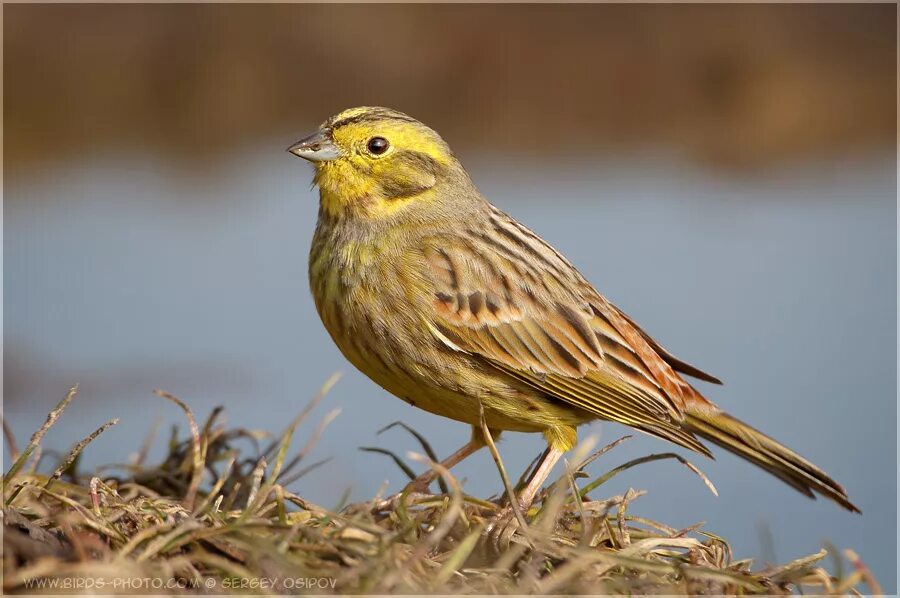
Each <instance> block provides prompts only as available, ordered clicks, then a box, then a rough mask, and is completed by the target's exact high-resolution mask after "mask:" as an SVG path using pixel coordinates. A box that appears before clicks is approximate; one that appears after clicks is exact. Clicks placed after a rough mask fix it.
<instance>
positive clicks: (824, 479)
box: [684, 406, 861, 513]
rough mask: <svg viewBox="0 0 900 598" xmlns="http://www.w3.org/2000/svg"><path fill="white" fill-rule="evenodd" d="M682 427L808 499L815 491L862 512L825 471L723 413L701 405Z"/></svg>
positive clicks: (688, 414) (686, 418) (692, 411)
mask: <svg viewBox="0 0 900 598" xmlns="http://www.w3.org/2000/svg"><path fill="white" fill-rule="evenodd" d="M684 424H685V426H686V427H687V428H688V429H689V430H691V431H692V432H694V433H696V434H697V435H699V436H701V437H703V438H705V439H707V440H709V441H710V442H712V443H714V444H717V445H719V446H721V447H722V448H724V449H727V450H729V451H731V452H732V453H734V454H736V455H738V456H739V457H742V458H744V459H746V460H748V461H750V462H751V463H754V464H756V465H758V466H759V467H761V468H763V469H765V470H766V471H768V472H769V473H771V474H772V475H774V476H776V477H778V478H780V479H781V480H782V481H784V482H785V483H787V484H788V485H790V486H791V487H793V488H794V489H796V490H798V491H799V492H801V493H803V494H805V495H807V496H809V497H811V498H815V497H816V495H815V494H814V492H818V493H819V494H821V495H822V496H825V497H827V498H829V499H831V500H833V501H834V502H836V503H837V504H839V505H841V506H842V507H844V508H845V509H847V510H848V511H853V512H856V513H860V512H861V511H860V510H859V509H858V508H857V507H856V505H854V504H853V503H851V502H850V499H849V498H848V496H847V492H846V491H845V490H844V488H843V487H842V486H841V485H840V484H838V483H837V482H836V481H834V480H833V479H831V478H830V477H829V476H828V474H826V473H825V472H824V471H822V470H821V469H819V468H818V467H816V466H815V465H813V464H812V463H810V462H809V461H807V460H806V459H804V458H803V457H801V456H800V455H798V454H797V453H795V452H794V451H792V450H791V449H789V448H787V447H786V446H784V445H782V444H780V443H778V442H776V441H775V440H773V439H772V438H770V437H768V436H766V435H765V434H763V433H762V432H760V431H759V430H756V429H755V428H753V427H751V426H749V425H747V424H745V423H744V422H742V421H740V420H738V419H735V418H733V417H731V416H730V415H728V414H726V413H723V412H721V411H715V410H709V409H707V408H706V406H704V409H702V410H701V409H695V410H690V411H687V412H686V413H685V421H684Z"/></svg>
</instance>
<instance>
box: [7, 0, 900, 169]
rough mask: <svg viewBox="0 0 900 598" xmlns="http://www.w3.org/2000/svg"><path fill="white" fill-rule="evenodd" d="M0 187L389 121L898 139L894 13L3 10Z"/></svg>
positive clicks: (620, 8) (758, 147) (720, 156)
mask: <svg viewBox="0 0 900 598" xmlns="http://www.w3.org/2000/svg"><path fill="white" fill-rule="evenodd" d="M4 17H5V18H4V57H5V58H4V62H5V64H4V77H5V80H4V87H5V94H6V97H5V102H4V110H5V114H4V120H5V123H4V124H5V131H6V139H5V148H6V151H5V155H6V157H5V159H6V164H7V168H8V170H7V174H8V175H9V174H12V171H11V170H10V169H9V168H10V167H13V169H14V170H15V172H20V173H21V172H27V171H30V170H31V169H33V168H40V166H41V164H42V162H44V161H46V160H47V159H48V157H51V156H52V157H53V159H65V158H67V157H75V156H78V155H81V154H83V153H85V152H91V151H95V150H104V151H108V150H110V149H112V150H114V151H128V148H134V147H140V148H142V149H145V150H150V151H153V152H158V153H160V154H161V155H164V156H167V157H171V158H172V159H174V160H175V161H176V162H178V161H182V160H183V159H184V158H186V157H196V158H199V159H202V158H210V157H214V156H216V155H218V154H219V152H222V151H228V150H230V149H234V148H235V147H237V146H240V145H241V144H245V143H253V142H254V141H258V140H259V139H261V138H270V137H278V136H283V137H284V138H285V140H286V141H291V140H292V139H291V138H292V137H293V136H295V135H299V134H301V133H303V132H304V131H305V130H307V129H308V128H309V127H310V126H312V125H314V124H316V123H318V122H319V121H321V120H323V119H324V118H325V117H327V116H329V115H330V114H332V113H334V112H336V111H339V110H341V109H343V108H347V107H349V106H353V105H360V104H375V105H388V106H391V107H394V108H397V109H400V110H403V111H406V112H409V113H410V114H412V115H414V116H416V117H418V118H420V119H421V120H423V121H425V122H426V123H428V124H430V125H432V126H434V127H435V128H436V129H438V130H439V131H440V132H441V133H442V134H443V135H444V137H445V138H447V139H448V140H449V141H450V143H451V145H453V146H454V147H455V148H458V149H463V148H466V147H469V148H471V147H476V148H479V149H483V150H486V151H497V152H510V151H513V152H522V153H531V154H538V155H539V154H540V153H541V152H542V151H545V150H546V148H548V147H553V148H554V151H556V152H557V153H560V152H562V153H565V152H572V153H575V152H579V151H582V150H583V149H584V148H590V149H592V150H595V151H598V152H601V151H613V152H614V151H616V150H618V149H621V148H634V147H638V148H643V147H650V148H656V147H664V148H668V149H673V150H674V151H675V152H676V153H678V154H685V155H687V156H688V157H689V158H691V159H695V160H699V161H701V162H703V163H706V164H712V165H715V166H727V167H752V166H765V165H769V164H773V163H777V162H780V161H783V160H785V159H795V158H797V159H803V158H806V157H809V156H819V155H828V154H832V153H846V152H848V151H855V150H857V149H862V150H865V149H867V148H871V147H873V146H878V147H879V148H882V147H892V146H893V144H894V143H895V141H896V110H897V105H896V71H895V69H896V5H894V4H859V5H835V4H806V5H746V4H745V5H682V6H676V5H647V4H640V5H568V6H561V5H555V6H554V5H519V6H512V5H309V4H307V5H301V4H294V5H206V4H184V5H171V4H154V5H61V4H55V5H53V4H51V5H24V4H18V5H6V6H5V7H4Z"/></svg>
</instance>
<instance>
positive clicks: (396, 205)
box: [288, 106, 860, 512]
mask: <svg viewBox="0 0 900 598" xmlns="http://www.w3.org/2000/svg"><path fill="white" fill-rule="evenodd" d="M288 151H289V152H290V153H292V154H294V155H295V156H298V157H300V158H303V159H305V160H307V161H308V162H310V163H311V164H312V165H313V167H314V176H313V185H314V186H315V187H318V190H319V208H318V220H317V223H316V228H315V232H314V234H313V240H312V244H311V248H310V253H309V284H310V289H311V292H312V295H313V298H314V301H315V306H316V310H317V311H318V314H319V316H320V318H321V320H322V323H323V324H324V326H325V328H326V330H327V331H328V333H329V335H330V336H331V338H332V340H333V341H334V343H335V344H336V345H337V347H338V348H339V349H340V351H341V353H342V354H343V355H344V356H345V357H346V359H347V360H348V361H349V362H350V363H351V364H353V366H355V367H356V368H357V369H358V370H360V371H361V372H362V373H363V374H365V375H366V376H368V377H369V378H370V379H371V380H373V381H374V382H375V383H377V384H378V385H380V386H381V387H383V388H384V389H385V390H387V391H388V392H389V393H391V394H393V395H395V396H397V397H399V398H401V399H403V400H405V401H406V402H408V403H409V404H410V405H413V406H415V407H418V408H421V409H424V410H426V411H429V412H431V413H434V414H436V415H440V416H443V417H446V418H450V419H452V420H457V421H460V422H464V423H467V424H469V425H471V426H472V434H471V437H470V439H469V441H468V442H466V443H465V444H464V445H463V446H462V447H461V448H460V449H459V450H457V451H455V452H454V453H453V454H451V455H450V456H449V457H447V458H446V459H445V460H444V461H442V462H441V464H442V465H443V466H444V467H445V468H448V469H449V468H451V467H453V466H455V465H457V464H458V463H460V462H461V461H463V460H464V459H466V458H467V457H469V456H470V455H472V454H473V453H475V452H476V451H478V450H479V449H481V448H483V447H484V446H485V445H486V444H487V439H486V438H485V434H484V432H483V427H482V422H484V423H485V424H486V428H487V431H488V433H489V434H490V436H491V438H496V437H497V436H498V435H499V434H500V433H502V432H505V431H513V432H532V433H541V434H542V435H543V436H544V438H545V439H546V442H547V449H546V450H545V451H544V453H543V456H542V460H541V462H540V463H539V465H538V466H537V467H536V468H535V470H534V471H533V473H532V475H531V478H530V479H529V480H528V481H527V483H526V485H525V487H524V488H523V489H522V490H521V492H520V493H519V495H518V496H517V497H516V500H517V502H518V503H519V506H520V507H521V508H522V509H527V508H528V507H529V506H530V505H531V504H532V503H533V502H534V500H535V498H536V496H537V494H538V492H539V491H540V489H541V487H542V485H543V484H544V482H545V481H546V479H547V477H548V476H549V474H550V472H551V470H552V468H553V466H554V465H555V464H556V463H557V462H558V461H559V459H560V458H561V457H562V456H563V455H564V454H565V453H566V452H567V451H568V450H570V449H572V448H573V446H574V445H575V443H576V439H577V432H576V429H577V427H578V426H580V425H581V424H585V423H588V422H591V421H594V420H598V419H599V420H607V421H611V422H618V423H620V424H624V425H626V426H630V427H631V428H634V429H636V430H639V431H641V432H644V433H646V434H649V435H652V436H656V437H658V438H662V439H664V440H667V441H670V442H672V443H674V444H675V445H678V446H680V447H682V448H685V449H689V450H691V451H694V452H696V453H699V454H701V455H704V456H706V457H710V458H712V457H713V454H712V452H711V451H710V450H709V448H708V447H707V446H706V445H705V444H704V443H703V441H704V440H705V441H708V442H710V443H712V444H714V445H717V446H719V447H721V448H723V449H726V450H728V451H730V452H732V453H734V454H736V455H738V456H739V457H742V458H743V459H746V460H747V461H749V462H751V463H753V464H755V465H757V466H759V467H761V468H762V469H764V470H765V471H767V472H769V473H770V474H772V475H774V476H775V477H777V478H779V479H781V480H782V481H783V482H785V483H787V484H788V485H790V486H791V487H793V488H794V489H796V490H798V491H799V492H801V493H802V494H805V495H806V496H808V497H810V498H816V496H817V495H821V496H823V497H826V498H828V499H831V500H832V501H834V502H835V503H837V504H838V505H840V506H841V507H843V508H845V509H847V510H849V511H853V512H860V511H859V509H858V508H857V507H856V506H855V505H854V504H853V503H852V502H850V499H849V497H848V495H847V492H846V491H845V490H844V488H843V487H842V486H841V485H840V484H838V483H837V482H836V481H835V480H833V479H832V478H831V477H829V476H828V474H826V473H825V472H824V471H823V470H822V469H820V468H819V467H817V466H815V465H813V464H812V463H811V462H810V461H808V460H807V459H805V458H804V457H802V456H800V455H799V454H798V453H796V452H794V451H793V450H791V449H789V448H787V447H786V446H784V445H783V444H781V443H779V442H777V441H776V440H774V439H772V438H770V437H769V436H767V435H765V434H763V433H762V432H760V431H758V430H757V429H755V428H753V427H751V426H750V425H748V424H746V423H744V422H742V421H740V420H738V419H737V418H735V417H732V416H731V415H728V414H727V413H726V412H725V411H723V410H722V409H720V408H719V407H718V406H716V405H715V404H713V403H712V402H711V401H709V400H708V399H706V398H705V397H704V396H703V395H702V394H701V393H700V392H699V391H698V390H697V389H696V388H695V387H694V386H693V385H692V384H691V383H690V382H688V380H687V379H686V378H688V377H690V378H694V379H695V380H700V381H704V382H708V383H713V384H721V381H720V380H719V379H718V378H716V377H714V376H712V375H710V374H708V373H706V372H704V371H703V370H701V369H699V368H697V367H694V366H692V365H690V364H689V363H687V362H685V361H682V360H681V359H679V358H677V357H676V356H675V355H673V354H672V353H670V352H669V351H668V350H667V349H665V348H664V347H663V346H662V345H661V344H660V343H659V342H657V341H656V340H654V339H653V338H652V337H651V336H650V335H649V334H648V333H646V332H645V331H644V330H643V329H642V328H641V327H640V326H639V325H638V324H637V323H636V322H635V321H634V320H633V319H632V318H631V317H629V316H628V315H627V314H625V313H624V312H623V311H622V310H620V309H619V308H617V307H616V306H615V305H613V304H612V303H611V302H610V301H608V300H607V299H606V298H605V297H604V296H603V295H601V294H600V293H599V292H598V291H597V290H596V289H595V288H594V287H593V286H592V285H591V283H590V282H588V281H587V280H586V279H585V277H584V276H582V275H581V273H580V272H579V271H578V270H577V269H576V268H575V267H574V266H573V265H572V264H571V263H570V261H569V260H568V259H566V257H564V256H563V255H562V254H561V253H560V252H558V251H556V250H555V249H554V248H553V247H552V246H551V245H550V244H549V243H547V242H546V241H545V240H543V239H542V238H541V237H539V236H538V235H537V234H536V233H535V232H532V231H531V230H530V229H529V228H527V227H525V226H524V225H523V224H521V223H520V222H518V221H517V220H516V219H514V218H513V217H512V216H509V215H507V214H506V213H504V212H503V211H501V210H500V209H499V208H497V207H496V206H494V205H493V204H491V203H490V202H489V201H488V200H487V199H486V198H485V197H484V196H483V195H482V194H481V193H480V192H479V191H478V189H477V188H476V186H475V184H474V183H473V182H472V179H471V178H470V176H469V174H468V172H467V171H466V169H465V168H464V167H463V165H462V164H461V162H460V161H459V160H458V159H457V157H456V156H455V155H454V153H453V152H452V151H451V149H450V147H449V146H448V144H447V143H446V142H445V141H444V140H443V139H442V138H441V136H440V135H439V134H438V133H437V132H436V131H434V130H433V129H431V128H429V127H428V126H426V125H425V124H423V123H421V122H419V121H418V120H416V119H415V118H413V117H411V116H408V115H407V114H405V113H403V112H399V111H397V110H393V109H390V108H383V107H371V106H363V107H358V108H351V109H348V110H344V111H342V112H340V113H338V114H336V115H335V116H332V117H330V118H328V119H327V120H325V121H324V122H323V123H322V124H321V125H320V127H319V129H318V130H317V131H316V132H314V133H313V134H312V135H310V136H308V137H305V138H303V139H302V140H300V141H298V142H297V143H295V144H293V145H291V146H290V147H289V148H288ZM435 478H436V474H435V473H434V472H433V471H430V472H426V473H425V474H423V475H421V476H419V477H418V478H416V479H415V480H413V482H411V484H410V487H411V488H415V489H419V490H423V491H424V490H426V489H427V488H428V485H429V484H430V483H431V482H432V481H433V480H434V479H435Z"/></svg>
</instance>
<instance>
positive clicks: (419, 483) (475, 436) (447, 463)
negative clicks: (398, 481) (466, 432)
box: [404, 426, 500, 494]
mask: <svg viewBox="0 0 900 598" xmlns="http://www.w3.org/2000/svg"><path fill="white" fill-rule="evenodd" d="M498 436H500V431H499V430H491V437H492V438H497V437H498ZM486 445H487V442H486V441H485V440H484V436H483V435H482V434H481V430H480V429H479V428H477V427H474V426H473V427H472V438H471V439H469V442H467V443H465V444H464V445H462V447H460V448H459V450H457V451H456V452H454V453H453V454H452V455H450V456H449V457H447V458H446V459H444V460H443V461H441V466H442V467H443V468H444V469H450V468H451V467H454V466H456V465H458V464H459V463H461V462H462V461H464V460H465V459H466V458H467V457H469V456H470V455H472V454H474V453H476V452H478V451H479V450H480V449H482V448H484V447H485V446H486ZM438 475H439V474H438V473H437V472H436V471H435V470H434V469H429V470H428V471H426V472H425V473H423V474H422V475H420V476H419V477H417V478H416V479H414V480H412V481H411V482H410V483H409V484H407V485H406V488H404V491H408V492H409V493H413V492H418V493H420V494H427V493H428V487H429V486H430V485H431V483H432V482H433V481H435V480H436V479H437V478H438Z"/></svg>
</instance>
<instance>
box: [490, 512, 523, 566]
mask: <svg viewBox="0 0 900 598" xmlns="http://www.w3.org/2000/svg"><path fill="white" fill-rule="evenodd" d="M521 512H522V513H525V512H527V511H526V510H522V511H521ZM520 530H521V524H520V523H519V518H518V517H516V513H515V511H513V509H512V507H511V506H510V505H508V504H507V505H506V506H505V507H503V508H502V509H500V510H499V511H498V512H497V513H496V514H495V515H494V516H493V517H491V519H490V520H489V521H488V523H487V525H486V526H485V528H484V532H483V533H482V535H483V537H484V540H485V541H486V542H487V544H488V545H489V546H490V547H491V548H492V549H493V550H494V552H496V553H497V554H500V553H502V552H505V551H507V550H508V549H509V545H510V543H511V542H512V539H513V536H515V535H516V532H519V531H520Z"/></svg>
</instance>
